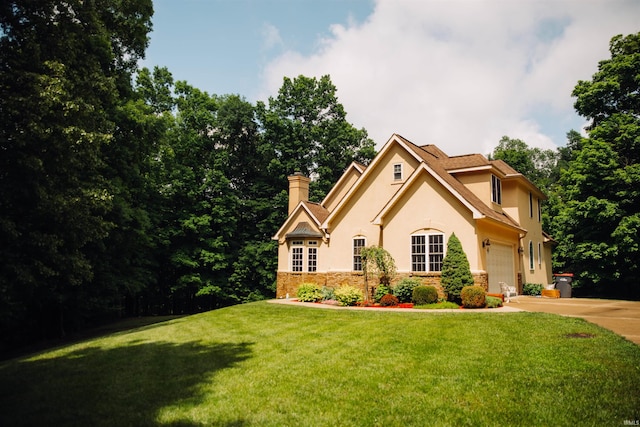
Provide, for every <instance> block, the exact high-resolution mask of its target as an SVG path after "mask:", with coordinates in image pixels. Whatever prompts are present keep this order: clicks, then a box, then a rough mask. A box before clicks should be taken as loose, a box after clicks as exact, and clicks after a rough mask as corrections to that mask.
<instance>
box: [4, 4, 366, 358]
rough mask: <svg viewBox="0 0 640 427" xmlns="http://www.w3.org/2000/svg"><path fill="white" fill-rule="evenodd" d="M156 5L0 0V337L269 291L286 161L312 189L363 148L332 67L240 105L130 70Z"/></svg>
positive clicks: (11, 342)
mask: <svg viewBox="0 0 640 427" xmlns="http://www.w3.org/2000/svg"><path fill="white" fill-rule="evenodd" d="M152 13H153V8H152V3H151V1H150V0H127V1H113V0H93V1H81V0H67V1H58V0H45V1H40V2H22V1H9V2H5V3H3V5H2V6H0V58H1V61H0V123H1V124H2V125H1V126H2V129H1V131H0V153H1V154H0V203H1V210H0V241H1V242H2V244H0V259H2V264H1V267H0V337H1V338H0V342H1V343H0V344H1V345H2V347H0V350H2V349H6V348H9V347H11V346H15V345H19V344H21V343H25V342H29V341H31V340H34V339H40V338H47V337H52V336H61V335H64V334H65V333H68V332H69V331H73V330H77V329H80V328H83V327H86V326H89V325H91V324H95V323H96V322H101V321H105V320H108V319H112V318H115V317H120V316H129V315H150V314H166V313H191V312H196V311H201V310H207V309H212V308H217V307H222V306H226V305H230V304H235V303H240V302H245V301H251V300H257V299H263V298H268V297H271V296H272V295H273V294H274V291H275V272H276V262H277V259H276V258H277V256H276V254H277V246H276V242H274V241H272V240H271V237H272V236H273V235H274V234H275V231H277V229H278V228H279V226H280V225H281V223H282V222H283V221H284V219H285V217H286V214H287V201H288V194H287V190H288V181H287V178H286V177H287V175H290V174H291V173H293V172H294V171H301V172H302V173H304V174H306V175H308V176H313V177H314V182H313V184H312V188H311V192H312V197H316V198H320V197H322V196H323V195H324V194H325V193H326V192H327V191H328V190H329V189H330V187H331V185H332V184H333V183H334V182H335V181H336V180H337V179H338V178H339V176H340V175H341V174H342V171H343V170H344V169H345V168H346V167H347V166H348V165H349V164H350V163H351V162H352V161H358V162H361V163H363V164H367V163H368V162H369V161H370V159H371V158H373V156H374V155H375V150H374V143H373V141H372V140H370V139H369V138H368V136H367V132H366V131H365V130H364V129H357V128H355V127H354V126H353V125H351V124H350V123H349V122H348V121H347V120H346V112H345V111H344V108H343V106H342V105H341V104H340V103H339V102H338V99H337V96H336V88H335V86H334V85H333V84H332V82H331V80H330V78H329V76H323V77H321V78H318V79H317V78H308V77H304V76H300V77H298V78H295V79H289V78H285V79H284V81H283V86H282V88H281V89H280V91H279V92H278V95H277V96H276V97H272V98H269V100H268V102H258V103H256V104H252V103H249V102H247V101H246V100H245V99H244V98H242V97H241V96H239V95H215V94H214V95H210V94H208V93H206V92H204V91H201V90H199V89H197V88H195V87H193V86H191V85H189V84H188V83H187V82H183V81H178V82H174V80H173V77H172V75H171V73H170V71H169V70H167V69H166V68H154V69H153V70H149V69H138V65H137V64H138V61H139V60H140V59H141V58H143V57H144V51H145V48H146V46H147V44H148V33H149V31H150V29H151V17H152Z"/></svg>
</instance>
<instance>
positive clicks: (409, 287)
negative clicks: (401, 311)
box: [393, 278, 422, 302]
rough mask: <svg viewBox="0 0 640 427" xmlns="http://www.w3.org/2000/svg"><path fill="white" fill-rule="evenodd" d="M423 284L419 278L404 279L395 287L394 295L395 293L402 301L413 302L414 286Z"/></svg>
mask: <svg viewBox="0 0 640 427" xmlns="http://www.w3.org/2000/svg"><path fill="white" fill-rule="evenodd" d="M421 284H422V283H421V282H420V280H419V279H409V278H405V279H402V280H400V282H398V284H397V285H395V286H394V287H393V295H395V296H396V298H398V301H400V302H411V298H412V297H413V288H415V287H416V286H420V285H421Z"/></svg>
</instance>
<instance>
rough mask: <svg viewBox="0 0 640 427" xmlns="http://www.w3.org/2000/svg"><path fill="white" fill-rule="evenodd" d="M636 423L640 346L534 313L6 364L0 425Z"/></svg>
mask: <svg viewBox="0 0 640 427" xmlns="http://www.w3.org/2000/svg"><path fill="white" fill-rule="evenodd" d="M585 334H586V335H588V336H590V337H589V338H575V337H573V336H577V337H582V336H585ZM636 419H640V347H638V346H637V345H635V344H633V343H631V342H629V341H626V340H625V339H623V338H621V337H620V336H618V335H615V334H613V333H612V332H609V331H607V330H604V329H602V328H600V327H598V326H596V325H593V324H590V323H588V322H585V321H583V320H580V319H574V318H564V317H559V316H554V315H546V314H539V313H502V314H498V313H492V314H483V313H468V312H465V313H442V312H424V313H420V312H402V311H401V312H390V311H384V310H380V311H377V310H376V311H356V310H353V311H350V310H330V309H318V308H306V307H295V306H283V305H276V304H269V303H266V302H258V303H251V304H246V305H241V306H235V307H230V308H226V309H222V310H217V311H212V312H208V313H203V314H199V315H195V316H190V317H184V318H180V319H176V320H173V321H170V322H166V323H162V324H156V325H152V326H147V327H142V328H138V329H135V330H132V331H125V332H117V333H114V334H111V335H108V336H105V337H102V338H95V339H90V340H87V341H83V342H81V343H77V344H74V345H69V346H66V347H62V348H58V349H55V350H51V351H45V352H42V353H39V354H36V355H32V356H27V357H22V358H19V359H13V360H10V361H6V362H3V363H2V364H0V425H2V426H5V425H6V426H20V425H64V426H91V427H97V426H128V425H130V426H165V425H166V426H205V425H224V426H244V425H256V426H332V425H335V426H375V425H379V426H411V425H415V426H425V425H451V426H453V425H490V426H491V425H496V426H502V425H523V426H524V425H526V426H530V425H545V426H551V425H553V426H562V425H576V424H580V425H622V424H623V422H624V421H625V420H636Z"/></svg>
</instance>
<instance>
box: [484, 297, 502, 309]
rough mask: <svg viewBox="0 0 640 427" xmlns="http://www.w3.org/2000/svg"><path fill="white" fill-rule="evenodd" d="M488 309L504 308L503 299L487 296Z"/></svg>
mask: <svg viewBox="0 0 640 427" xmlns="http://www.w3.org/2000/svg"><path fill="white" fill-rule="evenodd" d="M486 299H487V308H498V307H502V299H500V298H498V297H491V296H489V295H487V297H486Z"/></svg>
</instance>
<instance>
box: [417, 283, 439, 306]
mask: <svg viewBox="0 0 640 427" xmlns="http://www.w3.org/2000/svg"><path fill="white" fill-rule="evenodd" d="M412 300H413V303H414V304H417V305H426V304H433V303H436V302H438V290H437V289H436V288H435V287H433V286H416V287H415V288H413V295H412Z"/></svg>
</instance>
